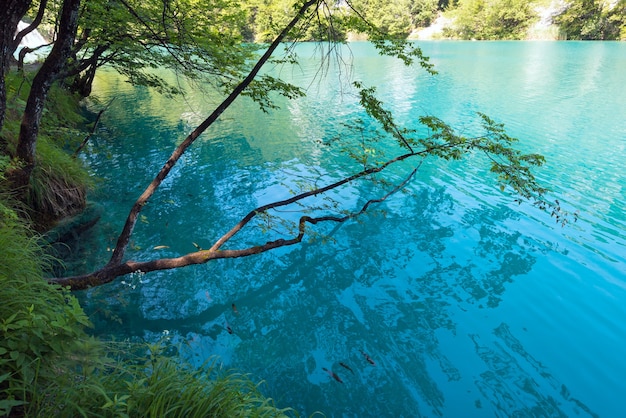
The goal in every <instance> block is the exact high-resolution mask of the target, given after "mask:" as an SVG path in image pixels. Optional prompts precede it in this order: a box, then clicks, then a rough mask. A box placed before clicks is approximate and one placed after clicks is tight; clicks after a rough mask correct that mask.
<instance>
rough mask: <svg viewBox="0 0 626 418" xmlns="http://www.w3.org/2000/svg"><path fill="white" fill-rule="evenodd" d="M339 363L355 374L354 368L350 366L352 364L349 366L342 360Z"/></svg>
mask: <svg viewBox="0 0 626 418" xmlns="http://www.w3.org/2000/svg"><path fill="white" fill-rule="evenodd" d="M339 365H340V366H341V367H343V368H344V369H348V370H350V371H351V372H352V374H354V370H352V369H351V368H350V366H348V365H347V364H346V363H341V362H339Z"/></svg>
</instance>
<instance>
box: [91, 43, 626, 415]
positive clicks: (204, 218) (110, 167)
mask: <svg viewBox="0 0 626 418" xmlns="http://www.w3.org/2000/svg"><path fill="white" fill-rule="evenodd" d="M421 46H422V47H423V50H424V52H425V53H426V55H428V56H430V57H431V60H432V62H433V63H434V64H435V65H436V69H437V70H438V71H439V75H437V76H434V77H433V76H430V75H427V74H425V73H424V72H423V71H422V70H420V69H418V68H406V67H403V66H402V65H401V64H400V63H398V62H397V61H394V60H393V59H391V58H383V57H379V56H377V55H376V54H375V51H374V49H373V48H372V46H371V45H370V44H367V43H355V44H350V46H349V48H350V51H348V50H347V49H345V50H344V51H343V57H344V59H346V60H350V62H351V64H352V66H350V67H346V66H338V65H335V63H334V62H330V65H329V66H328V67H327V74H326V76H325V78H322V79H315V78H314V75H315V74H316V72H317V69H318V68H319V59H318V55H316V54H315V48H316V47H318V46H316V45H309V44H304V45H299V46H298V47H297V51H298V53H299V55H300V57H301V61H302V62H301V65H300V66H299V67H294V68H286V67H283V68H279V69H273V71H277V72H280V73H281V75H282V76H284V77H286V78H288V79H289V80H291V81H293V82H294V83H297V84H299V85H302V86H303V87H305V88H307V89H308V96H307V97H306V98H302V99H298V100H294V101H289V102H288V101H285V100H282V99H278V103H279V104H281V109H279V110H276V111H272V112H270V113H269V114H264V113H262V112H260V111H259V110H258V108H257V107H256V106H255V105H254V104H252V103H250V102H249V101H247V100H246V99H241V100H238V101H237V102H235V104H234V105H233V107H232V108H231V109H229V110H228V111H227V112H226V113H225V114H224V115H223V116H222V118H221V119H220V121H219V122H218V123H217V124H216V125H215V126H214V127H212V128H211V129H210V131H209V132H207V133H206V134H205V135H204V136H203V137H202V138H201V139H200V140H199V141H198V142H197V143H196V144H194V146H193V147H192V148H191V149H190V150H189V151H188V153H187V154H186V155H185V156H184V157H183V159H182V160H181V162H180V164H179V165H178V166H177V167H176V168H175V169H174V170H173V172H172V174H171V175H170V177H168V178H167V179H166V181H165V182H164V183H163V185H162V187H161V189H160V190H159V192H157V194H156V195H155V196H154V197H153V198H152V200H151V201H150V203H149V204H148V205H147V207H146V208H145V209H144V211H143V212H142V215H143V216H142V218H141V221H140V222H139V223H138V225H137V228H136V231H135V234H134V237H133V241H132V243H131V247H132V248H131V250H130V251H129V254H128V256H129V257H132V258H133V259H149V258H154V257H158V256H176V255H180V254H184V253H187V252H191V251H194V250H195V247H194V244H197V245H198V246H201V247H202V248H208V247H209V246H210V245H211V244H212V243H213V242H214V241H215V240H216V239H217V238H219V237H220V236H221V235H222V234H223V233H225V232H226V231H227V230H228V229H230V227H231V226H233V225H234V224H235V223H236V222H237V221H238V220H239V219H240V218H241V217H242V216H243V215H245V214H246V213H247V212H248V211H250V210H252V209H254V208H255V207H257V206H260V205H263V204H265V203H268V202H271V201H273V200H278V199H283V198H286V197H289V196H291V195H292V193H293V192H294V191H297V190H300V188H302V187H304V188H306V187H308V185H310V184H311V183H315V184H317V185H322V184H326V183H327V182H330V181H332V180H335V179H337V178H339V177H341V176H342V175H346V174H349V173H351V172H354V171H356V170H357V169H358V167H357V166H356V165H355V164H354V163H352V162H350V160H349V159H348V158H346V156H345V154H344V153H341V152H340V151H339V148H337V147H329V146H327V145H324V143H325V142H328V141H330V140H331V139H334V138H346V137H348V138H349V137H350V135H354V133H350V132H349V131H346V130H345V127H344V126H343V123H344V122H349V121H351V120H353V119H354V118H356V117H364V115H363V111H362V110H361V109H360V108H359V107H358V106H357V103H358V99H357V97H356V95H355V94H354V91H353V90H352V89H351V87H350V83H349V80H350V78H351V77H352V78H354V79H358V80H361V81H362V82H363V83H364V84H365V85H369V86H376V87H377V93H378V95H379V97H380V98H381V99H382V100H383V101H384V102H385V103H386V104H387V105H388V107H389V108H391V109H392V110H393V111H394V112H395V114H396V117H397V118H398V120H399V121H401V122H402V123H404V124H406V125H407V126H409V127H414V128H418V129H419V126H418V124H417V119H418V117H419V116H421V115H433V116H438V117H440V118H442V119H444V120H445V121H447V122H449V123H451V124H452V125H453V126H455V127H456V128H457V129H458V130H459V131H461V132H465V133H467V134H468V135H471V134H475V133H476V127H477V123H478V120H477V117H476V113H475V112H477V111H481V112H484V113H486V114H488V115H489V116H491V117H492V118H493V119H495V120H496V121H498V122H502V123H504V124H505V125H506V127H507V129H508V132H509V133H510V134H511V135H512V136H515V137H518V138H520V143H519V147H520V148H522V149H523V150H525V151H534V152H539V153H541V154H544V155H545V156H546V158H547V163H546V165H545V166H544V167H542V168H541V169H540V170H539V171H538V172H537V173H538V177H539V178H540V179H541V180H542V181H543V182H545V183H546V184H547V185H548V186H549V187H550V188H551V189H552V190H553V195H552V196H553V197H554V198H558V199H559V200H560V201H561V203H562V205H563V207H564V208H566V209H568V210H570V211H572V212H573V211H578V212H579V219H578V221H577V222H575V223H571V224H570V225H568V226H566V227H561V226H560V225H557V224H555V223H554V219H552V218H550V216H549V215H546V214H544V213H541V212H539V211H538V210H537V209H536V208H533V207H532V206H530V205H524V204H523V205H521V206H518V205H517V204H515V203H513V201H512V198H511V197H510V196H508V195H506V194H502V193H500V191H499V189H498V188H497V187H495V185H494V181H493V179H492V178H491V177H490V174H489V172H488V166H487V165H486V163H485V161H483V160H481V159H479V158H470V159H469V160H467V161H464V162H455V163H446V162H440V161H432V162H429V163H427V164H425V165H424V166H423V167H422V168H421V170H420V173H419V175H418V177H417V178H416V179H415V180H414V181H412V182H411V183H410V185H409V186H408V191H409V193H400V194H397V195H395V196H394V197H393V198H391V199H390V200H388V201H387V202H385V203H384V204H382V205H379V206H377V208H376V210H374V211H372V212H371V213H369V214H366V215H364V216H363V217H362V218H360V220H359V221H351V222H347V223H344V224H341V225H339V226H337V225H329V226H321V227H317V229H316V231H318V232H320V233H321V234H320V235H319V236H315V237H314V238H313V239H312V240H309V241H306V242H304V243H302V244H301V245H298V246H295V247H291V248H286V249H280V250H277V251H274V252H269V253H265V254H261V255H257V256H253V257H248V258H242V259H233V260H221V261H216V262H211V263H208V264H206V265H202V266H195V267H189V268H184V269H180V270H176V271H163V272H156V273H150V274H146V275H133V276H131V277H123V278H120V279H118V280H117V281H116V282H115V283H112V284H110V285H107V286H104V287H100V288H97V289H93V290H91V291H89V292H87V293H84V294H83V295H82V297H83V300H84V303H85V305H86V309H87V311H88V312H91V313H92V318H93V320H94V322H95V323H96V325H97V332H98V333H101V334H102V335H111V334H113V335H116V336H117V337H139V338H145V339H150V340H152V339H158V338H161V337H162V336H163V335H164V333H165V331H167V333H166V334H168V335H169V337H170V338H172V340H173V341H174V342H176V343H179V344H180V345H181V354H182V355H184V356H186V357H187V358H188V359H190V360H191V361H192V362H193V363H194V364H197V365H200V364H202V363H203V362H204V361H205V360H207V359H208V358H210V357H211V356H213V355H219V356H220V359H221V361H222V362H224V364H225V365H226V366H227V367H233V368H237V369H240V370H242V371H245V372H248V373H251V375H252V378H253V379H255V380H264V381H265V384H264V385H262V389H263V391H264V393H265V394H267V395H268V396H271V397H273V398H275V399H276V400H277V402H278V404H279V405H280V406H292V407H294V408H296V409H297V410H299V411H300V412H302V413H303V414H305V415H309V414H312V413H313V412H315V411H322V412H324V413H325V414H326V415H327V416H345V417H365V416H394V417H396V416H398V417H399V416H405V417H414V416H446V417H448V416H451V417H455V416H459V417H461V416H462V417H483V416H511V415H517V416H603V417H610V416H622V415H623V413H624V412H626V402H625V401H624V400H623V394H624V393H626V383H624V376H626V360H624V354H623V352H624V349H625V348H626V320H625V319H626V233H625V230H626V215H625V208H626V179H625V178H624V174H623V161H625V160H626V118H625V114H624V109H626V44H624V43H610V42H607V43H595V42H589V43H577V42H571V43H570V42H567V43H566V42H562V43H561V42H559V43H557V42H484V43H482V42H481V43H478V42H428V43H424V44H422V45H421ZM94 94H96V95H97V96H99V97H100V98H101V99H102V100H103V102H106V101H107V100H109V99H111V98H113V97H115V98H116V100H115V101H114V102H113V105H112V106H111V108H110V109H109V110H107V112H106V113H105V115H106V120H105V121H104V123H103V124H102V128H101V129H100V131H99V132H98V135H97V136H96V137H95V138H94V141H93V142H92V143H91V144H90V146H91V149H90V153H89V155H88V156H87V157H85V158H86V160H87V161H88V163H89V164H90V166H91V167H92V169H93V171H94V173H95V174H96V175H97V176H100V177H101V178H102V179H103V182H102V184H101V186H100V188H99V189H98V190H97V191H96V192H95V193H94V195H93V197H92V198H93V199H94V200H96V201H98V202H99V203H101V204H102V205H103V206H104V207H105V209H106V212H105V216H104V218H103V220H102V222H101V223H100V224H99V225H98V226H97V228H96V229H95V230H94V231H93V232H92V233H91V235H90V237H88V239H90V240H91V241H89V242H87V243H86V244H85V245H83V248H89V250H86V249H85V250H84V253H83V254H82V257H83V258H82V259H83V260H85V261H84V264H85V265H83V266H82V267H80V268H82V269H83V270H85V269H89V268H93V267H94V266H97V265H99V264H100V265H101V264H103V263H104V262H105V261H106V259H107V255H108V252H107V250H108V249H110V248H111V247H113V246H114V243H115V239H116V235H117V233H118V232H119V230H120V229H121V225H122V223H123V220H124V218H125V217H126V215H127V213H128V210H129V209H130V206H131V205H132V203H133V202H134V200H135V199H136V198H137V196H138V195H139V194H140V193H141V191H142V190H143V188H145V187H146V185H147V184H148V183H149V181H150V180H151V179H152V178H153V176H154V175H155V174H156V172H157V171H158V169H159V168H160V167H161V165H162V164H163V163H164V162H165V161H166V159H167V157H168V156H169V154H170V153H171V151H172V149H173V147H174V146H175V145H176V144H177V143H179V142H180V141H181V140H182V138H184V136H185V135H186V134H187V133H188V132H189V131H190V129H191V128H193V126H195V124H196V123H198V122H199V121H200V120H202V118H203V117H205V116H206V115H208V114H209V113H210V111H211V109H212V106H213V105H214V104H215V102H216V100H217V99H216V98H215V96H214V95H212V94H211V93H209V92H204V93H203V92H201V91H199V89H193V90H190V92H189V94H188V95H186V96H185V98H184V99H183V98H178V99H171V98H165V97H162V96H159V95H157V94H155V93H153V92H150V91H148V90H145V89H141V88H133V87H131V86H130V85H128V84H126V83H124V82H123V80H121V79H120V78H119V77H118V76H116V75H114V74H112V73H110V72H103V73H102V74H100V75H99V76H98V78H97V79H96V84H95V86H94ZM389 152H392V151H391V150H389ZM402 173H403V171H402V170H401V169H400V170H398V171H396V172H393V173H392V176H395V177H394V178H396V179H397V178H400V177H399V176H400V175H401V174H402ZM371 187H372V186H368V185H364V184H355V185H350V186H349V187H346V188H344V189H342V190H341V191H340V192H338V193H336V194H334V195H333V197H334V198H335V199H336V200H337V201H340V202H341V203H342V204H343V205H346V206H347V207H348V208H354V207H356V204H357V203H358V202H363V199H365V198H366V197H367V196H370V193H372V190H373V189H372V188H371ZM346 206H345V207H346ZM285 215H286V216H287V217H290V216H291V217H292V216H294V215H290V214H285ZM265 226H266V227H273V226H275V224H271V223H270V224H267V225H265ZM271 236H272V234H271V233H266V234H264V233H262V232H259V231H258V230H257V231H249V232H246V233H244V234H243V235H242V237H240V238H239V239H238V240H237V241H236V243H234V244H233V245H238V246H241V245H245V244H250V243H261V242H264V241H265V240H267V239H268V238H269V237H271ZM86 239H87V238H86ZM162 246H166V248H164V247H162ZM155 247H158V248H159V249H155ZM233 303H234V304H236V306H237V311H238V313H236V312H234V311H233V310H232V308H231V304H233ZM226 324H228V325H229V326H230V327H231V328H232V330H233V334H229V333H228V332H227V329H226ZM362 351H363V352H365V353H367V354H368V355H369V356H370V358H371V359H372V360H373V362H374V363H375V365H373V364H371V363H370V362H368V361H367V359H366V357H365V356H364V355H363V354H362ZM340 363H344V364H345V365H347V366H349V367H350V368H351V369H352V371H350V370H348V369H347V368H345V367H343V366H341V365H340ZM323 368H326V369H329V370H332V371H333V372H334V373H336V374H337V375H339V376H340V377H341V379H342V380H343V384H342V383H339V382H337V381H335V380H333V379H332V378H331V377H330V376H329V375H328V374H327V373H326V372H325V371H324V370H323Z"/></svg>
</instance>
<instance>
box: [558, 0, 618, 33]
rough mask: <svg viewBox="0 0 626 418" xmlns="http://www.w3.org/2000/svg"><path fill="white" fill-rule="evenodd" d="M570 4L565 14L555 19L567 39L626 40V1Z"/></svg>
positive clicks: (583, 0) (576, 0) (577, 0)
mask: <svg viewBox="0 0 626 418" xmlns="http://www.w3.org/2000/svg"><path fill="white" fill-rule="evenodd" d="M568 3H569V7H568V8H567V9H566V10H565V12H563V13H562V14H560V15H559V16H557V17H556V19H555V21H556V23H557V24H558V25H559V27H560V29H561V32H562V33H563V34H564V35H565V37H566V38H567V39H581V40H591V39H596V40H619V39H621V40H626V0H619V1H618V2H607V1H604V0H572V1H570V2H568ZM611 3H613V7H610V6H611Z"/></svg>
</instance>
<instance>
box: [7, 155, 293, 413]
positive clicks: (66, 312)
mask: <svg viewBox="0 0 626 418" xmlns="http://www.w3.org/2000/svg"><path fill="white" fill-rule="evenodd" d="M8 166H9V160H8V159H7V158H4V157H3V158H0V181H1V180H3V179H4V172H5V170H6V169H7V167H8ZM1 184H3V183H1V182H0V185H1ZM13 207H14V202H12V201H11V199H10V198H9V196H8V194H7V193H6V192H4V193H3V192H0V259H2V262H1V263H0V287H1V288H2V292H1V293H0V295H1V296H0V416H5V415H9V414H11V416H32V417H39V416H67V417H75V416H89V417H124V416H126V417H131V416H132V417H146V416H152V417H161V416H168V417H169V416H175V417H194V416H195V417H206V416H223V417H251V416H259V417H266V416H267V417H270V416H271V417H279V416H284V415H285V414H286V413H287V412H288V411H287V410H279V409H277V408H276V407H275V406H274V404H273V402H272V401H271V400H270V399H267V398H265V397H263V396H262V395H261V394H260V392H259V390H258V387H257V386H256V385H255V384H253V383H252V381H251V380H250V379H249V378H247V377H246V376H242V375H239V374H236V373H232V372H231V373H224V372H221V371H220V370H219V369H218V368H216V367H207V368H204V369H200V370H194V369H192V368H191V366H188V365H185V364H184V363H182V362H181V360H180V359H177V358H176V357H172V356H170V355H167V353H166V352H165V347H169V349H170V351H172V350H171V349H172V347H171V346H166V345H160V344H159V345H153V346H151V347H148V346H145V345H143V344H130V343H125V344H120V343H117V344H114V343H108V344H104V343H102V342H101V341H99V340H97V339H94V338H93V337H89V336H88V335H87V334H86V333H85V331H84V328H85V327H86V326H89V325H90V323H89V320H88V318H87V317H86V316H85V313H84V312H83V310H82V309H81V307H80V306H79V304H78V301H77V300H76V298H75V297H74V296H72V295H71V294H70V293H69V292H67V291H66V290H64V289H61V288H59V287H58V286H52V285H49V284H48V283H46V282H45V281H44V280H43V279H42V274H43V273H42V270H43V268H44V267H45V266H46V264H47V261H48V260H47V258H46V256H45V255H44V253H43V251H42V249H41V247H40V246H39V241H38V239H37V237H36V236H35V235H33V233H32V232H31V231H30V229H29V228H28V226H27V225H26V224H25V223H24V221H22V220H20V219H19V218H18V216H16V214H15V211H14V209H13ZM173 351H175V350H173Z"/></svg>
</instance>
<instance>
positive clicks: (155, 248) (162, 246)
mask: <svg viewBox="0 0 626 418" xmlns="http://www.w3.org/2000/svg"><path fill="white" fill-rule="evenodd" d="M166 248H170V247H168V246H167V245H157V246H156V247H154V248H153V250H164V249H166Z"/></svg>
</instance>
